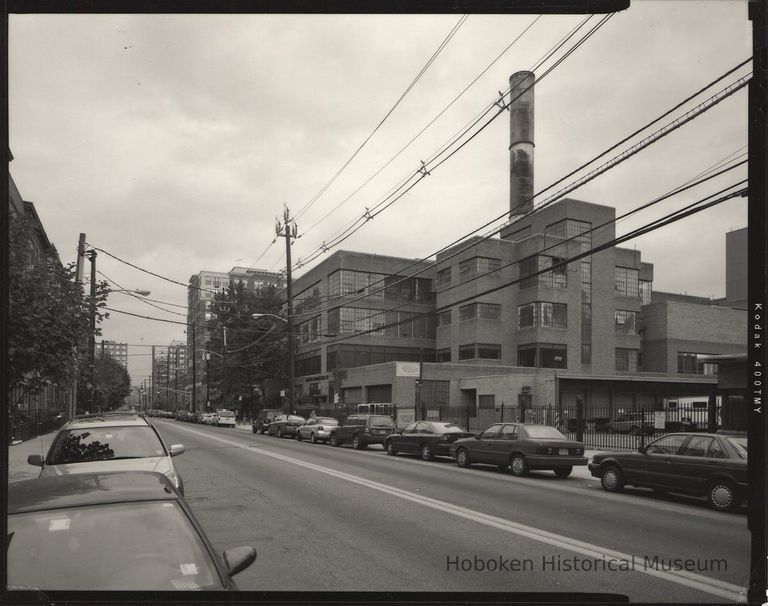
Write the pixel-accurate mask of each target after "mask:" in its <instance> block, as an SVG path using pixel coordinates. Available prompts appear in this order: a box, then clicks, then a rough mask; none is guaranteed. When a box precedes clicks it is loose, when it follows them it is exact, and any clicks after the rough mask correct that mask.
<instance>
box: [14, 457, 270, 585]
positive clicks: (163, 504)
mask: <svg viewBox="0 0 768 606" xmlns="http://www.w3.org/2000/svg"><path fill="white" fill-rule="evenodd" d="M6 545H7V553H8V560H7V561H8V570H7V572H8V578H7V585H8V589H16V588H19V589H20V588H24V589H29V588H36V589H40V590H43V591H45V590H65V591H66V590H69V591H80V590H105V591H119V590H149V591H153V590H169V591H179V590H233V589H237V587H236V586H235V584H234V583H233V581H232V579H231V577H232V576H234V575H236V574H237V573H238V572H241V571H242V570H245V569H246V568H248V566H250V565H251V564H252V563H253V562H254V560H255V559H256V550H255V549H254V548H253V547H234V548H231V549H228V550H226V551H225V552H224V553H223V554H222V556H219V555H218V554H217V553H216V551H215V550H214V549H213V547H212V545H211V543H210V541H209V540H208V538H207V537H206V536H205V533H204V532H203V529H202V527H201V526H200V524H199V522H198V521H197V520H196V519H195V516H194V515H193V514H192V511H191V509H190V508H189V506H188V505H187V503H186V501H185V500H184V498H183V497H182V496H181V495H180V494H179V493H178V492H177V491H176V490H175V489H174V487H173V483H172V482H170V481H169V480H168V479H167V478H166V477H165V476H163V475H162V474H159V473H152V472H141V471H130V472H112V473H87V474H80V475H73V476H54V477H46V478H42V479H37V480H24V481H21V482H14V483H13V484H11V485H10V486H9V487H8V538H7V541H6Z"/></svg>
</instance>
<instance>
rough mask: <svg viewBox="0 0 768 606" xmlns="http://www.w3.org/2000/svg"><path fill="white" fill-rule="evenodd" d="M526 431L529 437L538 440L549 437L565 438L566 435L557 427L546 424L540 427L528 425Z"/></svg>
mask: <svg viewBox="0 0 768 606" xmlns="http://www.w3.org/2000/svg"><path fill="white" fill-rule="evenodd" d="M525 433H526V434H528V437H529V438H534V439H537V440H541V439H544V440H547V439H555V440H564V439H565V436H564V435H563V434H561V433H560V432H559V431H557V429H555V428H554V427H546V426H540V427H526V428H525Z"/></svg>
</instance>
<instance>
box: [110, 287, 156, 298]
mask: <svg viewBox="0 0 768 606" xmlns="http://www.w3.org/2000/svg"><path fill="white" fill-rule="evenodd" d="M109 292H110V293H113V292H123V293H128V294H134V295H140V296H142V297H148V296H149V295H151V294H152V292H151V291H149V290H139V289H135V288H134V289H132V288H118V289H116V290H110V291H109Z"/></svg>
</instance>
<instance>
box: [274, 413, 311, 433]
mask: <svg viewBox="0 0 768 606" xmlns="http://www.w3.org/2000/svg"><path fill="white" fill-rule="evenodd" d="M305 421H306V419H305V418H304V417H299V416H297V415H277V416H276V417H274V418H273V419H272V422H271V423H270V424H269V429H268V430H267V433H269V435H271V436H277V437H278V438H285V437H291V438H292V437H293V436H295V435H296V430H297V429H298V428H299V425H303V424H304V422H305Z"/></svg>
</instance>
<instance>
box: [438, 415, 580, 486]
mask: <svg viewBox="0 0 768 606" xmlns="http://www.w3.org/2000/svg"><path fill="white" fill-rule="evenodd" d="M450 453H451V456H452V457H453V458H454V459H456V463H457V464H458V465H459V467H469V466H470V465H472V464H473V463H487V464H490V465H497V466H498V467H499V469H503V470H506V469H507V468H511V469H512V473H513V474H515V475H516V476H524V475H526V474H527V473H528V472H529V471H530V470H532V469H551V470H552V471H554V472H555V475H556V476H558V477H560V478H567V477H568V476H569V475H570V474H571V471H573V467H574V465H586V464H587V458H586V457H585V456H584V444H582V443H581V442H577V441H575V440H569V439H568V438H566V437H565V436H564V435H563V434H561V433H560V432H559V431H558V430H557V429H555V428H554V427H550V426H549V425H534V424H525V423H494V424H493V425H491V426H490V427H487V428H486V429H485V430H483V432H482V433H480V434H477V435H476V436H475V437H474V438H464V439H461V440H456V441H455V442H454V443H453V444H451V447H450Z"/></svg>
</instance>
